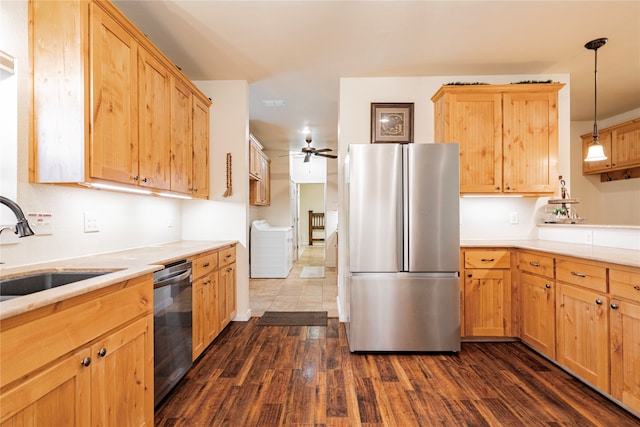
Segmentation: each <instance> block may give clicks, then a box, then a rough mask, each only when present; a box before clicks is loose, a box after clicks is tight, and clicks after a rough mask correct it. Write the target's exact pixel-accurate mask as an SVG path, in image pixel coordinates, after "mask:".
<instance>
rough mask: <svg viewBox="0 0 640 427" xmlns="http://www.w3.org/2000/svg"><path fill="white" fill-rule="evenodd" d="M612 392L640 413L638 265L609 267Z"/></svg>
mask: <svg viewBox="0 0 640 427" xmlns="http://www.w3.org/2000/svg"><path fill="white" fill-rule="evenodd" d="M609 285H610V293H611V295H612V297H611V304H610V307H609V308H610V315H611V318H610V322H611V324H610V326H611V335H610V340H611V395H612V396H613V397H614V398H616V399H618V400H619V401H620V402H622V403H624V404H625V405H627V406H628V407H630V408H631V409H633V410H635V411H637V412H639V413H640V269H631V268H629V269H624V270H623V269H621V268H615V269H614V268H612V269H610V270H609Z"/></svg>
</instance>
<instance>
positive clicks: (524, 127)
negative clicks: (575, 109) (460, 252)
mask: <svg viewBox="0 0 640 427" xmlns="http://www.w3.org/2000/svg"><path fill="white" fill-rule="evenodd" d="M562 86H564V85H563V84H519V85H463V86H443V87H442V88H441V89H440V90H438V92H436V94H435V95H434V96H433V97H432V98H431V99H432V101H433V102H434V104H435V140H436V142H438V143H459V144H460V193H462V194H465V193H472V194H473V193H485V194H486V193H493V194H503V193H515V194H525V195H549V194H553V193H554V192H555V191H556V181H557V179H556V178H557V163H558V105H557V104H558V91H559V90H560V88H562Z"/></svg>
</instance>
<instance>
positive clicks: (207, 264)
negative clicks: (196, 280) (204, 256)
mask: <svg viewBox="0 0 640 427" xmlns="http://www.w3.org/2000/svg"><path fill="white" fill-rule="evenodd" d="M210 265H211V263H210V262H208V263H206V264H205V265H203V267H204V268H207V267H209V266H210Z"/></svg>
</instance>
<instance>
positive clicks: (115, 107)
mask: <svg viewBox="0 0 640 427" xmlns="http://www.w3.org/2000/svg"><path fill="white" fill-rule="evenodd" d="M90 17H91V32H92V34H91V41H92V44H91V47H90V49H91V52H92V55H90V66H89V69H90V73H91V82H92V87H93V96H92V97H91V131H92V132H91V143H90V144H89V148H90V151H89V164H90V178H96V179H106V180H110V181H117V182H123V183H133V177H134V176H136V175H137V174H138V126H137V125H138V105H137V102H138V94H137V87H138V83H137V76H138V65H137V55H138V53H137V52H138V45H137V43H136V42H135V40H134V39H133V37H131V35H130V34H129V33H128V32H127V31H125V29H124V28H123V27H122V26H121V25H120V24H118V23H117V22H116V21H115V20H114V19H113V18H112V17H111V16H109V15H108V14H107V13H106V12H105V11H104V10H102V9H101V8H100V7H98V6H96V5H95V4H93V3H92V4H91V13H90Z"/></svg>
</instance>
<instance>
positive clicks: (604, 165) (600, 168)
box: [582, 132, 612, 175]
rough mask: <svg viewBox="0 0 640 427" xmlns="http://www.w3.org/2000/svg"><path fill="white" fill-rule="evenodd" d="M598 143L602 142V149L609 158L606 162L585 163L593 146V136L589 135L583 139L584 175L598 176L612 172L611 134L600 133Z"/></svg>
mask: <svg viewBox="0 0 640 427" xmlns="http://www.w3.org/2000/svg"><path fill="white" fill-rule="evenodd" d="M598 141H599V142H600V145H602V149H603V150H604V154H605V156H607V158H606V159H605V160H599V161H597V162H585V161H584V159H585V158H586V157H587V152H588V151H589V146H590V145H591V144H593V136H592V135H588V136H583V137H582V174H583V175H589V174H598V173H601V172H607V171H610V170H611V160H612V159H611V132H600V133H599V135H598Z"/></svg>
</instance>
